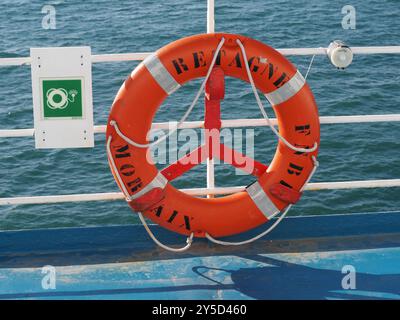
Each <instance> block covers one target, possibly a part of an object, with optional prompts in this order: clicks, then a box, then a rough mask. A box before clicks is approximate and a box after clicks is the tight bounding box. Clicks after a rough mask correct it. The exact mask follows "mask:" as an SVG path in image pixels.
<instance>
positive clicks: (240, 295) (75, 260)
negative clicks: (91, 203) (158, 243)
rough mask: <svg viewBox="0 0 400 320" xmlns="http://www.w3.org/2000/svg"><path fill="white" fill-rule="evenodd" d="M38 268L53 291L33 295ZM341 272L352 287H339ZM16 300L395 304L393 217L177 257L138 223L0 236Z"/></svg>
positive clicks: (286, 224)
mask: <svg viewBox="0 0 400 320" xmlns="http://www.w3.org/2000/svg"><path fill="white" fill-rule="evenodd" d="M153 228H154V229H155V232H156V233H157V234H160V238H161V239H162V240H163V241H166V242H169V243H182V242H183V238H181V237H180V236H175V235H171V233H169V232H167V231H164V230H162V229H160V228H158V227H156V226H153ZM264 228H265V226H264ZM254 232H257V230H256V231H254ZM246 236H247V237H248V236H249V234H248V235H246ZM237 239H239V237H236V240H237ZM196 240H197V239H196ZM44 265H53V266H56V272H57V273H56V279H57V282H56V284H57V287H56V289H49V290H45V289H42V286H41V282H42V277H43V274H42V273H41V268H42V266H44ZM345 265H352V266H354V267H355V269H356V271H357V273H356V290H344V289H342V287H341V282H342V278H343V277H344V274H342V273H341V270H342V267H343V266H345ZM20 298H27V299H399V298H400V213H380V214H360V215H334V216H317V217H297V218H287V219H285V221H283V223H282V224H281V225H280V226H279V227H278V228H277V229H276V230H275V231H274V232H273V233H271V234H270V235H269V236H268V237H266V238H264V239H261V240H260V241H258V242H256V243H254V244H252V245H248V246H244V247H235V248H230V247H229V248H227V247H221V246H215V245H211V244H209V243H208V242H206V241H201V240H200V241H199V240H197V241H196V242H195V244H194V246H193V248H192V249H191V250H190V251H189V252H187V253H184V254H172V253H169V252H165V251H163V250H161V249H159V248H156V247H155V246H154V244H153V242H152V241H151V240H150V239H149V238H148V236H147V234H145V231H144V230H143V227H141V226H124V227H121V226H115V227H96V228H73V229H50V230H32V231H13V232H0V299H20Z"/></svg>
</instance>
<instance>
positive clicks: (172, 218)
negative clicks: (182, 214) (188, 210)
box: [167, 210, 178, 223]
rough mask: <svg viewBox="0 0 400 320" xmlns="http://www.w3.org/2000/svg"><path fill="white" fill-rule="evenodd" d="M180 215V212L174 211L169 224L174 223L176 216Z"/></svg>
mask: <svg viewBox="0 0 400 320" xmlns="http://www.w3.org/2000/svg"><path fill="white" fill-rule="evenodd" d="M177 214H178V211H176V210H174V212H172V214H171V216H170V217H169V219H168V221H167V222H168V223H171V222H172V221H174V219H175V217H176V215H177Z"/></svg>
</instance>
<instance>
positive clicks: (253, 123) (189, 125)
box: [0, 114, 400, 138]
mask: <svg viewBox="0 0 400 320" xmlns="http://www.w3.org/2000/svg"><path fill="white" fill-rule="evenodd" d="M319 119H320V122H321V124H341V123H343V124H345V123H368V122H399V121H400V114H376V115H355V116H325V117H320V118H319ZM174 123H175V124H176V122H157V123H154V124H153V129H164V130H168V129H171V128H173V124H174ZM271 123H272V124H273V125H275V126H276V125H277V124H278V122H277V120H276V119H275V118H271ZM203 125H204V122H203V121H187V122H183V123H182V126H181V127H180V129H196V128H203ZM264 126H267V123H266V121H265V120H264V119H232V120H222V127H223V128H239V127H264ZM93 129H94V133H105V132H106V126H105V125H97V126H94V128H93ZM34 133H35V130H34V129H32V128H30V129H3V130H0V138H15V137H32V136H33V135H34Z"/></svg>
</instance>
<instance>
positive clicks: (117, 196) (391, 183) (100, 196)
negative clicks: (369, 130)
mask: <svg viewBox="0 0 400 320" xmlns="http://www.w3.org/2000/svg"><path fill="white" fill-rule="evenodd" d="M391 187H400V179H386V180H361V181H339V182H315V183H309V184H308V185H307V186H306V188H305V190H309V191H321V190H338V189H364V188H391ZM244 190H245V186H240V187H221V188H192V189H181V191H182V192H185V193H186V194H189V195H193V196H206V195H208V194H212V195H224V194H232V193H236V192H240V191H244ZM121 199H124V195H123V194H122V193H121V192H107V193H86V194H68V195H51V196H32V197H12V198H0V206H6V205H22V204H46V203H61V202H87V201H112V200H121Z"/></svg>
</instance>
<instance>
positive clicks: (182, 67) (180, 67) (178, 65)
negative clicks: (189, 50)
mask: <svg viewBox="0 0 400 320" xmlns="http://www.w3.org/2000/svg"><path fill="white" fill-rule="evenodd" d="M172 64H173V65H174V67H175V70H176V72H177V73H178V74H181V73H182V72H183V71H188V70H189V68H188V66H187V65H186V64H185V63H184V61H183V59H182V58H178V59H176V60H172Z"/></svg>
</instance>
